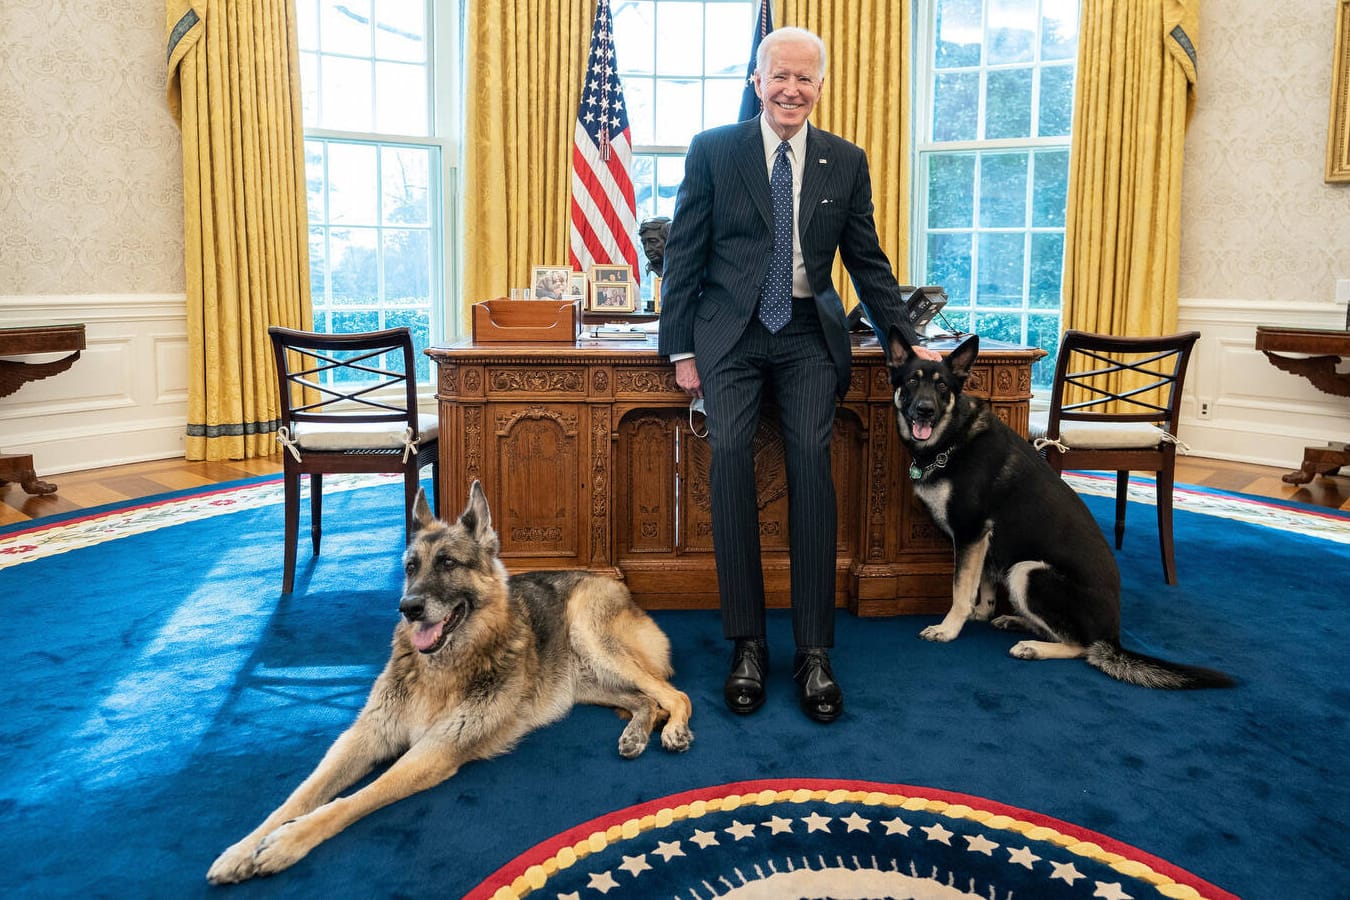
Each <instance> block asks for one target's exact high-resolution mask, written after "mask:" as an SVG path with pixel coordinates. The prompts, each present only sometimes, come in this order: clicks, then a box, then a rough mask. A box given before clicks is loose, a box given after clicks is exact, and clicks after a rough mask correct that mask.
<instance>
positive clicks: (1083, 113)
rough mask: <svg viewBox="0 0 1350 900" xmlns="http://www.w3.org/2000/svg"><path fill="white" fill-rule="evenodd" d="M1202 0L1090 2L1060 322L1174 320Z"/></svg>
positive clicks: (1172, 324) (1111, 327) (1159, 327)
mask: <svg viewBox="0 0 1350 900" xmlns="http://www.w3.org/2000/svg"><path fill="white" fill-rule="evenodd" d="M1198 5H1199V0H1138V2H1131V3H1111V2H1105V0H1084V2H1083V4H1082V21H1081V23H1080V27H1079V51H1078V84H1077V88H1076V94H1075V99H1074V116H1073V153H1072V162H1071V164H1070V165H1071V170H1070V174H1069V197H1068V211H1067V219H1066V223H1065V237H1064V239H1065V265H1064V327H1065V328H1077V329H1081V330H1084V331H1095V332H1101V333H1105V334H1114V335H1119V336H1136V335H1147V334H1168V333H1171V332H1173V331H1175V330H1176V323H1177V282H1178V278H1179V272H1180V246H1181V163H1182V154H1183V149H1184V142H1185V136H1186V125H1187V124H1188V122H1189V121H1190V116H1191V113H1192V111H1193V109H1194V104H1195V85H1196V70H1195V41H1196V31H1197V24H1198V9H1197V8H1198Z"/></svg>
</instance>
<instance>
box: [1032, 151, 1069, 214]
mask: <svg viewBox="0 0 1350 900" xmlns="http://www.w3.org/2000/svg"><path fill="white" fill-rule="evenodd" d="M1033 162H1034V165H1035V168H1036V173H1035V182H1034V184H1035V187H1034V188H1033V189H1032V195H1031V224H1032V226H1033V227H1036V228H1063V227H1064V210H1065V206H1066V205H1067V203H1068V201H1069V151H1068V150H1041V151H1040V152H1038V153H1036V154H1035V156H1034V157H1033Z"/></svg>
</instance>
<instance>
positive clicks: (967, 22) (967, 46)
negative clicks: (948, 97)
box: [935, 0, 984, 69]
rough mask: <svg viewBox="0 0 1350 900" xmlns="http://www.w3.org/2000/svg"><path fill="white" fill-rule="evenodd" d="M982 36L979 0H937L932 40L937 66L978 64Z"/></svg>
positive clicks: (945, 67)
mask: <svg viewBox="0 0 1350 900" xmlns="http://www.w3.org/2000/svg"><path fill="white" fill-rule="evenodd" d="M983 39H984V23H983V22H982V21H981V3H980V0H938V4H937V35H936V41H935V43H936V57H937V63H936V64H937V67H938V68H939V69H950V68H956V67H959V66H978V65H979V64H980V47H981V44H982V43H983Z"/></svg>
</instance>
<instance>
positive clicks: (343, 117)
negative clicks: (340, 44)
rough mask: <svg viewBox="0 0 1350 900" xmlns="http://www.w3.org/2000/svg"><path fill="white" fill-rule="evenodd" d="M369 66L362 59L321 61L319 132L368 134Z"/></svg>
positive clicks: (330, 57) (370, 101) (323, 58)
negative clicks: (336, 131) (330, 130)
mask: <svg viewBox="0 0 1350 900" xmlns="http://www.w3.org/2000/svg"><path fill="white" fill-rule="evenodd" d="M372 66H373V63H371V62H370V61H369V60H364V59H342V58H340V57H333V56H325V57H322V59H321V62H320V64H319V69H320V76H319V77H320V78H322V79H323V85H322V87H321V88H320V91H319V94H320V96H321V97H322V98H323V111H322V114H321V119H322V121H321V122H320V125H321V126H322V127H323V128H332V129H336V130H339V131H370V129H371V125H372V124H373V123H372V119H371V107H372V100H371V96H370V85H371V72H372Z"/></svg>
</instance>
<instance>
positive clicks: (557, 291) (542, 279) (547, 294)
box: [530, 266, 572, 300]
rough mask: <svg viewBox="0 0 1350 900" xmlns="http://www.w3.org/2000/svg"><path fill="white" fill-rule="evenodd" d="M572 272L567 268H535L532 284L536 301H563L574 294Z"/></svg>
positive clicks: (532, 271)
mask: <svg viewBox="0 0 1350 900" xmlns="http://www.w3.org/2000/svg"><path fill="white" fill-rule="evenodd" d="M571 279H572V270H571V269H569V268H567V267H566V266H535V267H534V268H533V269H532V270H531V274H530V284H531V286H532V290H533V291H534V293H533V294H532V295H531V296H532V298H533V299H535V300H561V299H563V298H564V297H568V296H570V295H571V293H572V288H571Z"/></svg>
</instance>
